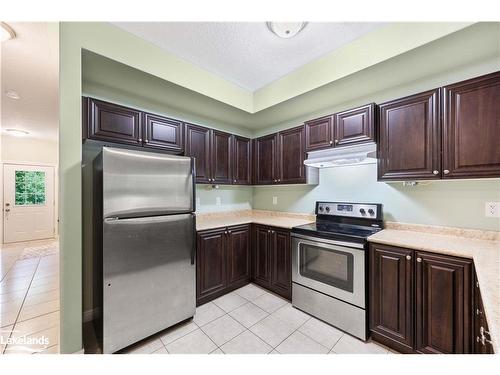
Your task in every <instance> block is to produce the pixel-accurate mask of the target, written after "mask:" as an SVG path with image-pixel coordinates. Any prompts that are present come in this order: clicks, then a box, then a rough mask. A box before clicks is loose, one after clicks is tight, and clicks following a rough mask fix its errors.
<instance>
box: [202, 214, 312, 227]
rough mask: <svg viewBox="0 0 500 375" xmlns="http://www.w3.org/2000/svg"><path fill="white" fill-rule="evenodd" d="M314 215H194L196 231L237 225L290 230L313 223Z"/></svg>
mask: <svg viewBox="0 0 500 375" xmlns="http://www.w3.org/2000/svg"><path fill="white" fill-rule="evenodd" d="M315 221H316V217H315V215H309V214H298V213H291V212H281V211H264V210H241V211H229V212H217V213H200V214H196V230H206V229H214V228H221V227H226V226H230V225H239V224H248V223H255V224H263V225H269V226H273V227H280V228H287V229H290V228H292V227H295V226H297V225H303V224H308V223H313V222H315Z"/></svg>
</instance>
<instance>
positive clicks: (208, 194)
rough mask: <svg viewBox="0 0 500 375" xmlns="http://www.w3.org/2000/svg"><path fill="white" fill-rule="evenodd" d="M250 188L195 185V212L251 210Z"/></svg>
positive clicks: (251, 190) (251, 194)
mask: <svg viewBox="0 0 500 375" xmlns="http://www.w3.org/2000/svg"><path fill="white" fill-rule="evenodd" d="M252 198H253V188H252V187H251V186H224V185H220V186H219V188H218V189H214V188H212V186H211V185H202V184H198V185H196V212H198V213H203V212H220V211H236V210H249V209H251V208H252Z"/></svg>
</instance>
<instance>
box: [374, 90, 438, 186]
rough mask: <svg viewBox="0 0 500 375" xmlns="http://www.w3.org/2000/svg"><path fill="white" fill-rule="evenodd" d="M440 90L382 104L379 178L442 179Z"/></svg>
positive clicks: (379, 138)
mask: <svg viewBox="0 0 500 375" xmlns="http://www.w3.org/2000/svg"><path fill="white" fill-rule="evenodd" d="M439 92H440V90H439V89H436V90H430V91H426V92H422V93H420V94H416V95H412V96H408V97H405V98H402V99H397V100H392V101H390V102H386V103H383V104H381V105H379V117H380V118H379V136H378V140H379V149H378V179H379V180H403V179H418V180H429V179H439V178H440V175H441V152H440V144H441V132H440V124H439V118H440V111H439Z"/></svg>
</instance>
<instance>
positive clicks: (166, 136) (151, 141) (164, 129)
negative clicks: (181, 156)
mask: <svg viewBox="0 0 500 375" xmlns="http://www.w3.org/2000/svg"><path fill="white" fill-rule="evenodd" d="M143 124H144V145H145V146H146V147H151V148H158V149H162V150H165V151H172V152H174V153H182V150H183V147H182V122H181V121H178V120H173V119H170V118H166V117H162V116H157V115H152V114H150V113H145V114H144V120H143Z"/></svg>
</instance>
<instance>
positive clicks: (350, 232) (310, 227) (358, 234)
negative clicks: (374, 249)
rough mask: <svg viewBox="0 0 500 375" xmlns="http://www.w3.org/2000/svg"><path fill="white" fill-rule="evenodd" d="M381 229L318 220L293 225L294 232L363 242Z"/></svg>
mask: <svg viewBox="0 0 500 375" xmlns="http://www.w3.org/2000/svg"><path fill="white" fill-rule="evenodd" d="M381 229H382V228H376V227H369V226H363V225H353V224H344V223H335V222H330V221H317V222H315V223H311V224H305V225H300V226H297V227H293V228H292V232H294V233H302V234H306V235H309V236H316V237H323V238H329V239H336V240H341V241H353V242H361V243H362V242H365V241H366V238H367V237H369V236H371V235H372V234H374V233H376V232H378V231H380V230H381Z"/></svg>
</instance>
